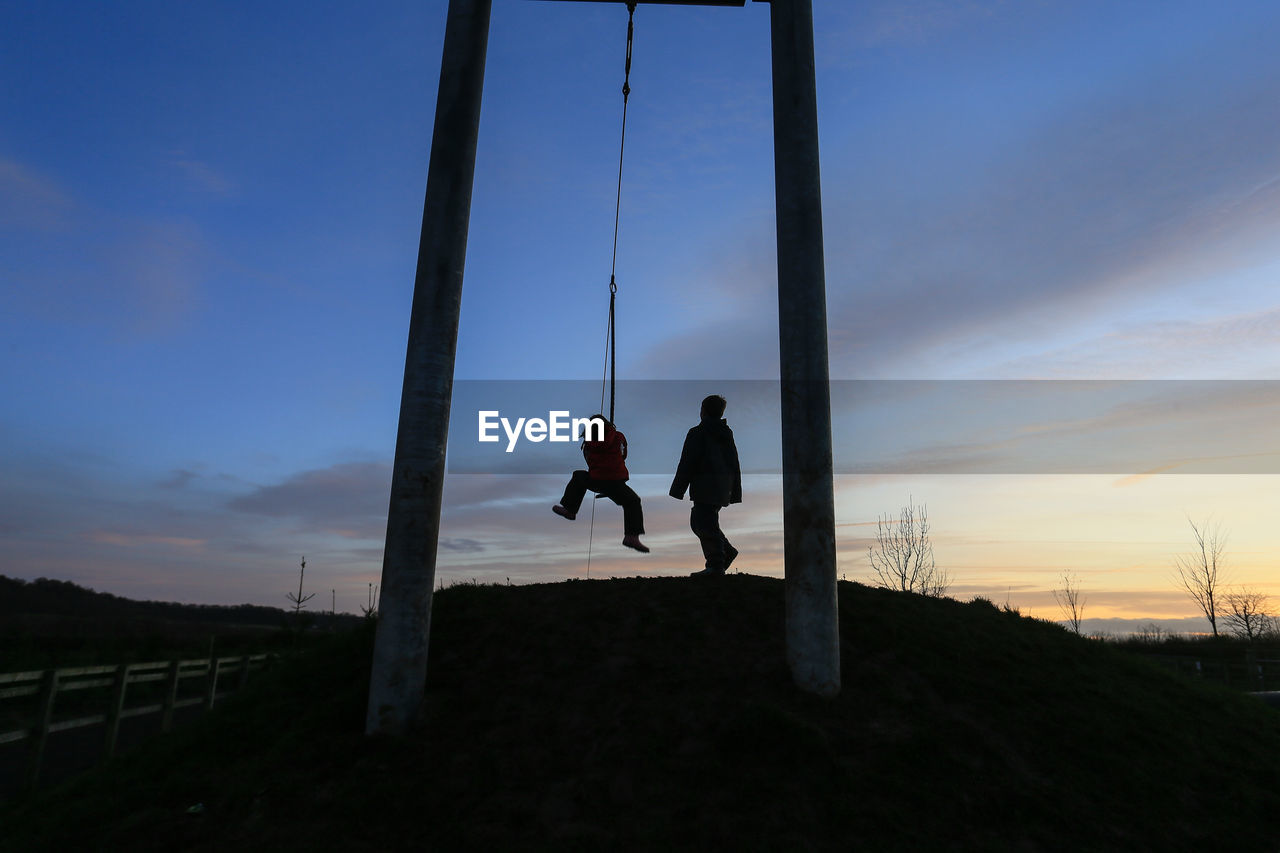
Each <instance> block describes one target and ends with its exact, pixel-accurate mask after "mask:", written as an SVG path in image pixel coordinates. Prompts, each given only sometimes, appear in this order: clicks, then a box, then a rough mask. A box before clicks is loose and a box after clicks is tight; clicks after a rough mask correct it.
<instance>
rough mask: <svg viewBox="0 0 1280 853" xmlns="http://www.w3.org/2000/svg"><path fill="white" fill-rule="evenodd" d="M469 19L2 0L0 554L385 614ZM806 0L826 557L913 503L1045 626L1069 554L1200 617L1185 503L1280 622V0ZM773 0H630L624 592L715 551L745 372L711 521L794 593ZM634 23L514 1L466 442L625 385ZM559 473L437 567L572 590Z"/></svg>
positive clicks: (477, 223)
mask: <svg viewBox="0 0 1280 853" xmlns="http://www.w3.org/2000/svg"><path fill="white" fill-rule="evenodd" d="M445 5H446V4H445V3H444V2H443V0H433V2H428V3H422V2H385V3H378V4H372V5H370V4H357V3H345V2H331V3H321V4H315V3H306V4H304V3H295V2H280V3H271V4H247V3H208V4H199V5H191V4H173V3H161V2H127V3H112V4H102V3H95V2H66V3H58V4H46V3H14V4H5V5H4V6H2V7H0V353H2V354H3V356H4V357H3V358H0V390H2V391H3V394H2V395H0V448H3V450H0V573H3V574H6V575H9V576H16V577H20V578H36V577H53V578H59V579H66V580H71V581H74V582H76V583H80V584H83V585H86V586H89V587H92V588H94V589H99V590H103V591H107V592H113V593H116V594H120V595H126V596H130V597H136V598H150V599H163V600H176V601H190V602H204V603H220V604H236V603H241V602H252V603H262V604H271V605H277V606H284V605H286V604H287V602H286V600H285V593H286V592H287V591H289V590H290V589H292V588H295V586H296V583H297V568H298V562H299V560H300V559H301V557H302V555H304V554H305V555H306V557H307V581H308V590H309V591H315V592H317V593H319V594H318V595H317V598H316V601H315V602H314V603H317V604H318V603H319V602H321V601H323V602H324V606H325V608H327V607H328V605H329V601H330V590H334V591H335V595H336V600H337V609H338V610H340V611H342V610H346V611H356V610H357V609H358V606H359V605H362V604H364V603H365V598H366V594H367V589H368V584H370V583H377V582H378V577H379V573H380V570H381V554H382V540H383V536H384V533H385V524H386V505H387V496H388V492H389V487H390V464H391V456H392V452H393V449H394V442H395V430H396V419H397V412H398V407H399V396H400V383H401V379H402V372H403V363H404V352H405V340H406V333H407V327H408V316H409V305H410V299H411V296H412V287H413V275H414V265H415V261H416V256H417V243H418V231H419V227H420V221H421V211H422V199H423V190H424V187H425V180H426V168H427V158H428V154H429V149H430V140H431V128H432V120H433V116H434V105H435V94H436V87H437V83H438V74H439V67H440V54H441V45H442V39H443V29H444V21H445ZM814 6H815V9H814V18H815V35H816V58H817V74H818V79H817V84H818V110H819V128H820V132H821V140H820V141H821V156H822V175H823V202H824V217H825V219H824V225H825V241H826V270H827V302H828V323H829V337H830V360H831V375H832V378H833V380H836V383H835V384H834V385H833V397H834V398H835V399H836V403H837V405H836V408H837V419H836V436H835V443H836V448H835V453H836V465H837V470H838V471H840V472H842V473H839V474H838V476H837V479H836V492H837V494H836V500H837V525H838V529H837V534H838V550H839V572H840V574H841V576H843V577H847V578H848V579H850V580H862V581H866V580H868V578H869V574H870V568H869V564H868V561H867V546H868V543H869V540H870V538H871V537H872V536H873V535H874V531H875V522H876V518H877V516H878V515H879V514H882V513H895V514H896V512H897V510H898V509H899V508H900V507H901V506H902V505H904V504H906V503H907V502H908V501H909V500H914V501H915V502H916V503H925V504H927V506H928V511H929V516H930V518H931V521H932V525H933V536H934V544H935V550H936V555H937V559H938V562H939V564H940V565H942V566H944V567H945V568H946V569H947V570H948V571H949V572H950V573H951V574H952V576H953V577H954V586H953V587H952V594H953V595H955V596H956V597H959V598H962V599H967V598H970V597H972V596H974V595H984V596H988V597H990V598H992V599H994V600H996V601H997V602H999V603H1003V602H1005V601H1008V602H1009V603H1011V604H1012V605H1014V606H1018V607H1020V608H1021V609H1022V610H1023V612H1024V613H1031V614H1033V615H1037V616H1043V617H1046V618H1060V614H1059V613H1058V611H1057V608H1056V606H1055V605H1054V602H1053V598H1052V595H1051V593H1050V590H1051V589H1052V588H1053V587H1054V586H1055V585H1056V584H1057V582H1058V579H1059V577H1060V576H1061V575H1062V573H1063V572H1071V573H1074V574H1075V575H1077V576H1078V577H1079V579H1080V582H1081V586H1082V588H1083V590H1084V592H1085V594H1086V596H1087V604H1086V612H1085V615H1086V618H1087V621H1086V628H1088V629H1091V630H1096V631H1104V630H1105V631H1112V632H1119V633H1123V632H1126V631H1128V630H1131V629H1133V628H1134V627H1135V626H1137V625H1140V624H1142V623H1145V622H1149V621H1157V622H1160V623H1161V624H1163V625H1165V626H1166V627H1168V628H1171V629H1174V630H1203V629H1207V623H1205V621H1204V620H1203V618H1199V617H1198V615H1197V611H1196V609H1195V606H1194V605H1193V604H1192V603H1191V601H1190V600H1189V599H1188V598H1187V596H1186V595H1185V594H1184V593H1181V592H1179V591H1178V589H1177V588H1176V584H1175V582H1174V580H1173V561H1174V558H1175V557H1176V556H1177V555H1178V554H1180V553H1186V552H1187V551H1188V550H1189V549H1190V547H1191V546H1192V544H1193V539H1192V537H1191V529H1190V526H1189V524H1188V520H1189V519H1190V520H1191V521H1194V522H1196V523H1197V524H1203V523H1208V524H1210V525H1217V524H1220V525H1221V528H1222V530H1223V532H1224V533H1226V534H1227V535H1228V546H1227V551H1226V554H1227V558H1228V571H1229V573H1230V578H1229V579H1230V580H1231V581H1232V582H1233V583H1239V584H1249V585H1253V586H1255V587H1258V588H1260V589H1263V590H1264V591H1267V592H1270V593H1272V594H1273V596H1274V597H1275V598H1274V601H1273V604H1274V606H1275V607H1277V608H1278V609H1280V578H1277V573H1276V564H1277V559H1278V557H1280V525H1278V524H1276V521H1275V519H1276V511H1277V509H1280V503H1278V500H1280V497H1278V495H1277V490H1278V488H1280V482H1278V478H1277V473H1280V441H1277V439H1276V436H1275V435H1274V432H1275V431H1274V429H1272V428H1271V426H1272V425H1273V424H1275V423H1277V422H1278V420H1277V418H1278V417H1280V388H1273V387H1272V385H1271V384H1269V383H1267V382H1264V381H1256V382H1242V381H1241V380H1280V288H1277V278H1280V241H1277V240H1276V239H1275V234H1276V229H1277V226H1278V225H1280V51H1277V50H1276V49H1275V45H1276V44H1277V43H1280V4H1276V3H1274V2H1269V0H1266V1H1265V2H1264V1H1263V0H1259V2H1245V1H1244V0H1228V2H1222V3H1214V4H1209V3H1204V2H1178V0H1167V2H1166V1H1164V0H1162V2H1133V3H1114V2H1089V1H1088V0H1086V1H1085V2H1077V1H1076V0H1071V2H1067V0H1040V2H998V0H991V2H987V0H954V1H953V0H868V2H856V3H855V2H844V1H843V0H814ZM768 13H769V7H768V6H767V5H765V4H763V3H758V2H749V3H748V4H747V5H746V7H745V8H741V9H738V8H698V7H664V6H642V7H640V8H639V9H638V10H637V12H636V42H635V47H634V66H633V70H632V78H631V85H632V90H633V91H632V96H631V106H630V113H629V116H628V139H627V160H626V170H625V175H624V186H623V195H622V221H621V228H620V236H619V248H618V281H619V296H618V299H619V303H618V311H619V314H618V346H619V351H618V361H619V363H618V370H619V378H620V379H625V380H627V384H623V385H622V386H620V389H619V390H620V396H619V399H618V423H619V427H620V428H621V429H623V431H624V432H628V433H629V434H630V435H631V437H632V470H633V472H635V473H636V476H635V477H634V478H633V481H632V485H633V486H634V488H635V489H636V490H637V491H638V492H639V493H640V495H641V496H642V498H643V499H644V505H645V512H646V525H647V528H648V530H649V534H648V536H647V537H646V541H647V542H648V544H649V545H650V546H651V547H652V548H653V553H651V554H648V555H640V554H636V553H634V552H631V551H628V550H626V549H623V548H622V547H621V545H620V544H619V540H620V538H621V512H620V510H619V509H618V508H617V507H615V506H613V505H612V504H609V503H607V502H604V503H601V504H598V505H597V508H596V518H595V528H594V538H593V540H592V549H591V575H592V576H593V577H594V576H609V575H618V576H622V575H636V574H642V575H671V574H683V573H687V572H689V571H691V570H693V569H695V568H698V567H699V566H700V555H699V553H698V548H697V541H696V539H694V537H693V536H692V534H691V533H690V532H689V530H688V508H689V505H688V504H687V503H678V502H676V501H674V500H672V499H671V498H669V497H667V495H666V492H667V487H668V485H669V483H670V475H671V471H672V470H673V469H674V464H675V461H676V457H677V456H678V454H679V447H680V441H681V439H682V437H683V432H684V430H685V429H687V428H688V427H689V426H692V425H693V424H694V423H695V422H696V420H697V401H698V399H700V398H701V396H702V395H704V394H706V393H713V392H715V391H717V390H722V389H725V388H728V389H731V390H730V391H724V393H725V395H726V396H727V397H728V398H729V408H728V411H727V412H726V417H727V418H728V420H729V423H730V425H731V426H733V427H734V428H735V429H736V430H738V431H739V435H740V441H742V442H743V443H744V465H746V467H747V468H748V470H750V471H752V473H749V474H748V475H747V476H746V478H745V482H744V487H745V499H744V503H743V504H742V505H741V506H736V507H733V508H731V509H729V510H726V511H725V512H724V513H723V523H724V527H725V530H726V532H727V533H728V535H729V537H730V539H731V540H733V542H734V543H735V545H737V547H738V548H739V549H740V550H741V551H742V556H741V557H739V558H738V562H737V565H738V566H739V567H740V568H742V569H743V570H745V571H749V572H754V573H759V574H768V575H776V576H781V573H782V565H781V547H782V536H781V513H780V503H781V485H780V477H779V476H778V475H777V472H776V461H775V459H774V457H771V456H770V453H776V441H775V439H776V434H777V422H776V399H775V400H774V401H773V403H772V406H773V407H774V408H771V407H770V405H771V404H770V403H769V397H768V393H767V392H768V389H769V388H770V387H773V388H776V384H774V385H772V386H771V385H770V383H771V382H776V378H777V358H778V346H777V337H778V329H777V288H776V281H777V269H776V262H775V251H774V250H775V242H774V241H775V237H774V211H773V146H772V131H771V127H772V103H771V94H770V73H769V27H768ZM625 29H626V11H625V9H624V8H623V7H622V6H621V5H618V4H607V3H598V4H597V3H558V2H540V1H539V0H495V2H494V11H493V19H492V24H491V30H490V42H489V58H488V68H487V73H486V79H485V96H484V106H483V112H482V118H481V127H480V146H479V152H478V156H477V163H476V183H475V190H474V196H473V204H472V217H471V228H470V239H469V244H468V257H467V266H466V285H465V288H464V295H463V307H462V319H461V330H460V334H459V341H458V359H457V371H456V375H457V377H458V378H459V380H461V382H460V386H459V391H460V393H461V391H466V392H467V393H468V394H470V395H471V396H469V397H467V398H466V400H465V401H463V400H462V398H461V397H459V399H458V401H456V402H455V411H454V427H453V429H452V430H451V436H450V438H451V445H452V447H451V451H450V452H451V463H456V462H457V461H458V460H459V459H462V458H464V455H465V453H466V451H467V446H466V445H467V444H468V443H471V444H472V445H473V449H474V446H475V430H474V423H475V420H474V419H475V411H476V405H473V404H474V403H476V401H477V400H479V399H481V398H482V397H483V394H484V393H486V391H485V389H486V388H487V387H488V386H486V385H485V383H484V381H490V380H508V381H511V380H520V381H522V382H529V384H528V387H529V388H543V387H548V388H550V387H556V388H560V387H573V388H575V389H579V388H594V389H595V391H594V392H593V393H595V394H597V395H598V385H597V384H595V383H598V382H599V377H600V375H601V370H602V366H603V363H602V355H603V344H604V335H605V320H606V312H607V306H608V286H607V285H608V278H609V263H610V248H611V240H612V228H613V222H612V216H613V203H614V192H615V189H616V186H615V180H616V170H617V156H618V131H619V123H620V120H621V107H622V104H621V94H620V91H619V90H620V87H621V83H622V58H623V50H624V44H625ZM482 380H483V381H482ZM532 380H554V381H553V382H548V383H545V384H544V385H538V384H537V383H531V382H530V381H532ZM632 380H647V381H649V383H651V384H649V383H640V384H633V383H632ZM690 380H696V381H690ZM855 380H856V381H855ZM869 380H874V381H869ZM919 380H945V382H942V381H939V382H934V383H923V384H919V383H918V381H919ZM956 380H969V381H966V382H957V381H956ZM974 380H988V381H982V382H978V381H974ZM990 380H1037V381H1038V382H1036V383H1030V382H1028V383H1002V382H994V381H990ZM1045 380H1054V381H1052V382H1047V381H1045ZM1067 380H1109V381H1115V380H1124V381H1123V382H1112V383H1111V384H1107V385H1104V384H1098V385H1097V387H1099V388H1103V389H1107V390H1106V393H1103V394H1101V396H1099V395H1098V394H1095V393H1094V392H1093V391H1089V390H1086V391H1080V384H1079V383H1072V382H1068V381H1067ZM1168 380H1197V382H1195V383H1186V382H1169V381H1168ZM1209 380H1215V381H1209ZM642 386H644V387H645V388H647V389H648V390H645V391H644V393H641V391H640V390H639V389H640V388H641V387H642ZM1027 386H1034V389H1032V390H1027ZM923 387H927V388H930V389H934V390H933V391H931V392H930V393H934V392H936V393H938V394H940V395H941V396H927V395H926V396H911V395H914V394H915V393H916V392H917V391H918V390H919V389H920V388H923ZM1089 387H1093V386H1089ZM655 388H656V389H659V390H657V391H654V390H653V389H655ZM938 388H941V389H943V390H941V391H937V390H936V389H938ZM761 389H764V393H763V395H761V396H759V397H757V396H756V395H755V392H757V391H760V390H761ZM993 389H994V390H993ZM1009 389H1014V393H1010V392H1009ZM1111 389H1114V391H1115V395H1114V396H1108V394H1110V393H1111ZM908 392H910V393H909V394H908ZM651 393H652V394H656V395H657V397H653V396H650V395H651ZM735 393H737V395H738V396H737V397H736V398H735V396H734V394H735ZM629 394H630V396H628V395H629ZM904 394H907V397H904V396H903V395H904ZM1077 394H1082V395H1084V396H1077ZM992 395H994V397H993V396H992ZM1086 397H1087V399H1085V398H1086ZM658 398H661V405H660V406H659V405H658V404H657V403H656V402H655V400H657V399H658ZM943 398H945V401H944V399H943ZM996 398H998V399H996ZM903 399H906V400H907V402H902V403H900V404H899V403H894V402H893V401H894V400H898V401H901V400H903ZM911 400H915V403H914V404H913V403H912V402H911ZM762 401H763V402H762ZM868 401H870V402H868ZM886 401H887V402H886ZM1046 401H1047V402H1046ZM1082 401H1083V402H1082ZM458 402H465V403H466V405H467V406H470V408H465V407H463V406H461V405H458ZM881 403H884V405H883V406H882V405H881ZM597 404H598V396H596V397H595V400H594V402H593V401H591V400H587V401H586V402H584V403H583V404H581V405H584V406H588V407H593V406H595V405H597ZM873 404H874V405H873ZM548 406H549V404H548ZM547 408H548V407H543V408H542V409H541V411H521V412H519V413H517V414H520V415H543V414H545V412H546V411H547ZM854 409H857V410H858V414H856V415H852V414H850V412H852V411H853V410H854ZM590 413H591V412H590V411H580V412H579V411H575V414H583V415H586V414H590ZM504 414H505V412H504ZM843 415H849V419H848V420H842V416H843ZM633 423H634V424H635V426H634V427H632V424H633ZM771 448H772V450H771ZM548 450H550V448H549V447H548V446H544V447H543V448H541V452H544V453H545V452H548ZM555 452H557V453H559V454H560V456H561V458H562V460H563V461H562V465H560V467H561V468H562V469H563V472H562V473H556V472H555V471H556V469H555V465H552V466H551V467H550V469H545V468H538V469H537V470H535V471H534V472H533V473H515V472H516V471H517V470H525V469H521V468H520V466H519V464H518V463H517V462H514V461H511V460H505V461H504V460H499V461H498V462H497V463H494V465H493V467H492V470H484V471H482V473H460V472H459V471H457V470H455V471H453V473H451V475H450V476H449V478H448V479H447V480H446V484H445V504H446V506H445V512H444V516H443V519H442V524H441V550H440V565H439V570H438V579H439V580H440V581H442V582H444V583H449V582H452V581H457V580H461V579H467V580H470V579H471V578H475V579H477V580H480V581H500V582H505V581H506V579H507V578H510V580H511V582H513V583H528V582H536V581H544V580H560V579H564V578H568V577H583V576H585V573H586V558H587V547H588V538H589V536H591V533H590V532H589V531H590V527H589V523H588V516H589V507H585V506H584V513H583V514H582V515H580V516H579V519H578V521H577V522H574V523H573V524H569V523H568V522H565V521H563V520H562V519H559V518H557V517H555V516H554V515H552V514H551V512H550V506H551V504H552V503H554V502H555V500H556V499H557V498H558V497H559V493H560V490H561V489H562V488H563V485H564V480H565V478H566V477H567V475H568V473H569V471H570V470H571V469H572V468H573V467H576V465H577V464H578V462H579V460H580V457H579V456H578V454H577V451H576V449H575V448H574V447H573V446H571V445H568V444H563V445H559V446H558V447H557V448H555ZM520 453H521V452H520V451H518V452H517V453H515V454H512V455H511V456H512V458H513V459H515V458H517V457H518V458H519V459H521V460H524V459H525V457H523V456H521V455H520ZM507 462H511V465H512V466H513V467H511V468H506V467H504V466H505V465H506V464H507ZM458 467H459V466H458V465H454V468H458ZM1188 472H1194V473H1188Z"/></svg>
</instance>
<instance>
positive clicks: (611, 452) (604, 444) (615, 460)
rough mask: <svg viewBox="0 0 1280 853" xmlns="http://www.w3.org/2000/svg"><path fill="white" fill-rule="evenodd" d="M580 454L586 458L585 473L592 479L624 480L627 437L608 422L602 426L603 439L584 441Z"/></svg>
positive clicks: (626, 475) (625, 477)
mask: <svg viewBox="0 0 1280 853" xmlns="http://www.w3.org/2000/svg"><path fill="white" fill-rule="evenodd" d="M582 455H583V456H584V457H586V460H587V473H588V474H590V475H591V479H593V480H626V479H628V478H630V476H631V474H630V473H628V471H627V463H626V462H624V461H623V460H624V459H626V458H627V437H626V436H625V435H623V434H622V433H620V432H618V431H617V430H616V429H614V428H613V427H611V426H609V425H608V424H606V425H605V428H604V441H585V442H583V443H582Z"/></svg>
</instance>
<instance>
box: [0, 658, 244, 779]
mask: <svg viewBox="0 0 1280 853" xmlns="http://www.w3.org/2000/svg"><path fill="white" fill-rule="evenodd" d="M268 660H269V656H268V655H265V654H261V655H248V656H244V657H224V658H212V659H204V660H172V661H158V662H155V663H126V664H118V665H107V666H81V667H72V668H68V669H46V670H36V671H32V672H12V673H6V674H0V702H5V701H6V700H8V702H9V703H10V704H16V703H15V702H14V701H13V700H22V699H27V706H28V711H27V713H26V714H21V713H20V711H19V713H18V714H17V715H15V714H13V713H10V714H6V715H4V716H3V717H0V728H3V727H4V726H5V725H12V724H13V721H14V720H17V719H22V718H25V724H24V725H21V727H20V728H16V729H13V730H11V731H0V744H6V743H13V742H15V741H23V740H29V741H30V742H31V743H30V747H29V749H28V756H29V763H28V766H27V784H28V785H30V786H35V784H36V783H37V782H38V781H39V778H40V766H41V764H42V763H43V761H44V753H45V745H46V744H47V742H48V739H49V736H50V735H52V734H55V733H57V732H63V731H68V730H70V729H78V728H84V727H86V726H96V725H102V724H105V726H106V735H105V740H104V742H103V755H104V758H110V757H111V756H113V755H114V754H115V752H116V745H117V741H118V739H119V735H120V723H121V721H122V720H127V719H129V718H131V717H140V716H143V715H145V714H161V715H162V716H161V721H160V728H161V730H162V731H166V732H167V731H169V730H170V729H172V727H173V717H174V712H175V711H177V710H179V709H181V708H187V707H191V706H195V705H200V706H203V707H204V708H205V709H206V710H207V709H209V708H212V707H213V705H214V702H216V701H217V700H218V699H221V698H222V697H224V696H226V695H227V694H228V693H229V692H230V691H228V690H225V689H224V690H223V692H219V689H220V688H225V687H227V686H228V685H229V681H230V679H228V678H227V676H235V680H234V684H235V687H236V688H239V687H241V686H243V685H244V683H245V681H247V680H248V678H249V674H250V673H251V672H252V671H254V670H257V669H262V668H263V667H265V666H266V664H267V662H268ZM191 679H201V681H200V682H199V683H198V684H196V685H194V686H196V687H197V688H198V689H197V690H196V691H195V692H196V693H197V695H194V696H193V695H186V696H183V695H181V694H182V693H183V692H184V691H183V687H184V683H188V682H190V680H191ZM134 685H146V687H145V688H144V689H143V690H142V691H141V692H143V693H145V694H147V695H146V697H145V698H148V699H151V700H152V701H150V702H148V703H147V704H143V705H135V706H133V707H130V706H129V705H128V698H129V692H130V691H129V688H130V687H131V686H134ZM105 688H110V693H109V694H107V695H108V696H109V698H107V699H106V700H105V702H104V701H103V699H104V697H103V696H102V693H103V690H104V689H105ZM92 690H97V691H98V695H97V696H96V697H94V696H91V694H83V696H84V697H87V698H81V697H76V698H81V701H78V702H77V701H76V700H75V699H72V700H70V701H71V704H72V705H73V708H72V709H71V711H70V713H72V714H74V716H70V717H66V713H67V712H66V710H65V709H64V711H63V715H62V716H63V717H66V718H59V715H57V714H55V706H56V703H57V699H58V697H59V696H62V695H64V694H68V693H73V692H76V691H92ZM138 692H139V691H138V690H135V691H134V695H135V696H136V695H137V694H138ZM186 692H187V693H190V692H193V691H191V690H187V691H186ZM95 699H96V700H97V701H94V700H95ZM157 699H158V700H159V701H155V700H157ZM65 704H66V700H64V705H65ZM32 705H34V708H33V709H32ZM104 705H105V707H103V706H104ZM32 710H33V711H34V713H32ZM86 711H92V713H85V712H86Z"/></svg>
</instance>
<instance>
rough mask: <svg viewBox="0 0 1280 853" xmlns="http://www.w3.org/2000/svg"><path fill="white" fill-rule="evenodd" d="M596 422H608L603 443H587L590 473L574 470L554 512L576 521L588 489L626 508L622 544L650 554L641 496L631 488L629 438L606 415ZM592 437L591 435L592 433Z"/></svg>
mask: <svg viewBox="0 0 1280 853" xmlns="http://www.w3.org/2000/svg"><path fill="white" fill-rule="evenodd" d="M592 420H593V421H594V420H600V421H604V440H603V441H584V442H583V443H582V455H583V457H585V458H586V460H587V470H586V471H581V470H579V471H574V472H573V476H571V477H570V478H569V485H567V486H565V487H564V497H562V498H560V503H558V504H556V505H555V506H553V507H552V508H551V511H552V512H554V513H555V514H556V515H558V516H561V517H562V518H567V519H569V520H570V521H573V520H574V519H575V518H577V517H578V508H579V507H580V506H582V498H583V496H585V495H586V493H587V490H588V489H590V490H591V491H593V492H595V493H596V494H598V495H603V496H604V497H606V498H608V499H609V500H611V501H613V502H614V503H616V504H617V505H618V506H620V507H622V532H623V534H624V535H623V537H622V544H623V545H626V546H627V547H628V548H635V549H636V550H637V551H641V552H643V553H646V554H647V553H649V548H648V546H647V545H645V544H644V543H643V542H641V541H640V534H642V533H644V511H643V510H642V509H641V507H640V496H639V495H637V494H636V493H635V491H633V490H632V488H631V487H630V486H628V485H627V480H628V479H629V478H630V476H631V474H630V473H628V471H627V463H626V458H627V437H626V436H625V435H623V434H622V433H620V432H619V431H618V430H617V429H616V428H614V426H613V424H611V423H610V422H609V421H608V420H607V419H606V418H605V416H604V415H594V416H592ZM589 434H590V433H589Z"/></svg>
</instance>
